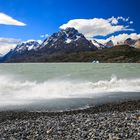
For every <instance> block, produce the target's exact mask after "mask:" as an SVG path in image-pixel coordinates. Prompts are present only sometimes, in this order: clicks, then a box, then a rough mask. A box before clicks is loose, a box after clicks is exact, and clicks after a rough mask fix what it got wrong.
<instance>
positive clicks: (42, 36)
mask: <svg viewBox="0 0 140 140" xmlns="http://www.w3.org/2000/svg"><path fill="white" fill-rule="evenodd" d="M49 36H50V35H49V34H44V35H41V36H40V37H41V38H47V37H49Z"/></svg>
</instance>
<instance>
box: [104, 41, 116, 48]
mask: <svg viewBox="0 0 140 140" xmlns="http://www.w3.org/2000/svg"><path fill="white" fill-rule="evenodd" d="M113 46H114V43H113V41H112V40H110V41H108V42H107V43H105V48H112V47H113Z"/></svg>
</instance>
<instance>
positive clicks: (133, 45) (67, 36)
mask: <svg viewBox="0 0 140 140" xmlns="http://www.w3.org/2000/svg"><path fill="white" fill-rule="evenodd" d="M117 46H118V47H117V48H116V46H115V45H114V43H113V41H112V40H110V41H108V42H106V43H104V44H102V43H100V42H98V41H97V40H88V39H87V38H86V37H85V36H84V35H83V34H81V33H79V32H78V31H77V30H76V29H74V28H67V29H65V30H64V29H62V30H60V31H59V32H57V33H54V34H53V35H52V36H50V37H48V38H47V39H45V40H44V41H43V42H42V43H39V42H37V41H34V40H30V41H27V42H22V43H20V44H18V45H17V46H16V47H15V49H12V50H10V51H9V52H8V53H7V54H5V55H4V56H0V62H2V63H4V62H61V61H62V62H65V61H64V60H66V62H71V61H73V62H77V59H73V60H71V59H66V58H65V59H63V57H64V56H65V57H70V56H72V55H74V54H75V55H77V57H81V59H79V61H80V62H85V59H86V58H84V56H82V55H80V54H83V53H88V54H89V53H95V54H96V57H95V56H93V58H91V59H90V61H91V62H92V61H93V60H98V59H99V58H98V56H97V54H98V53H99V52H101V53H102V54H104V52H106V51H107V50H109V51H110V50H112V51H113V50H114V48H115V51H116V53H117V49H119V50H120V49H121V48H122V49H124V48H125V49H129V50H131V51H132V52H133V51H136V52H138V55H139V57H138V58H139V59H140V50H139V49H140V39H138V40H133V39H131V38H128V39H127V40H125V41H124V42H118V44H117ZM123 46H124V47H123ZM138 48H139V49H138ZM109 51H108V52H109ZM99 54H100V53H99ZM112 54H113V53H112ZM112 54H108V55H112ZM100 55H101V54H100ZM118 55H119V54H118ZM124 55H125V52H124ZM73 57H74V56H73ZM75 57H76V56H75ZM75 57H74V58H75ZM82 57H83V58H82ZM128 57H129V56H128ZM103 58H104V57H103ZM138 58H137V59H138ZM131 59H132V61H133V58H131ZM79 61H78V62H79ZM88 61H89V60H88ZM88 61H87V62H88ZM138 61H139V60H135V61H134V62H138ZM100 62H104V61H102V58H100ZM114 62H115V61H114ZM126 62H127V61H126Z"/></svg>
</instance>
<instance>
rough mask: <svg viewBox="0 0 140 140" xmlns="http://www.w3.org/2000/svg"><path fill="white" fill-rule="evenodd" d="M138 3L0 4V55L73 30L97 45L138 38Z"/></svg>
mask: <svg viewBox="0 0 140 140" xmlns="http://www.w3.org/2000/svg"><path fill="white" fill-rule="evenodd" d="M139 6H140V0H0V53H5V52H6V51H8V50H9V49H11V48H13V47H15V45H16V44H18V43H19V42H20V41H26V40H43V39H45V38H46V37H48V36H49V35H51V34H52V33H54V32H58V31H59V30H60V29H65V28H67V27H74V28H76V29H77V30H78V31H79V32H81V33H83V34H84V35H85V36H86V37H87V38H96V39H98V40H100V41H104V40H105V41H107V40H110V39H112V40H113V41H114V42H117V41H118V40H120V39H122V38H123V39H124V38H129V37H132V38H139V37H140V26H139V25H140V15H139V13H140V8H139Z"/></svg>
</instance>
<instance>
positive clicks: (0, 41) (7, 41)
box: [0, 38, 20, 54]
mask: <svg viewBox="0 0 140 140" xmlns="http://www.w3.org/2000/svg"><path fill="white" fill-rule="evenodd" d="M18 43H20V40H19V39H13V38H0V54H6V53H7V52H8V51H10V50H11V49H14V48H15V47H16V45H17V44H18Z"/></svg>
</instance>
